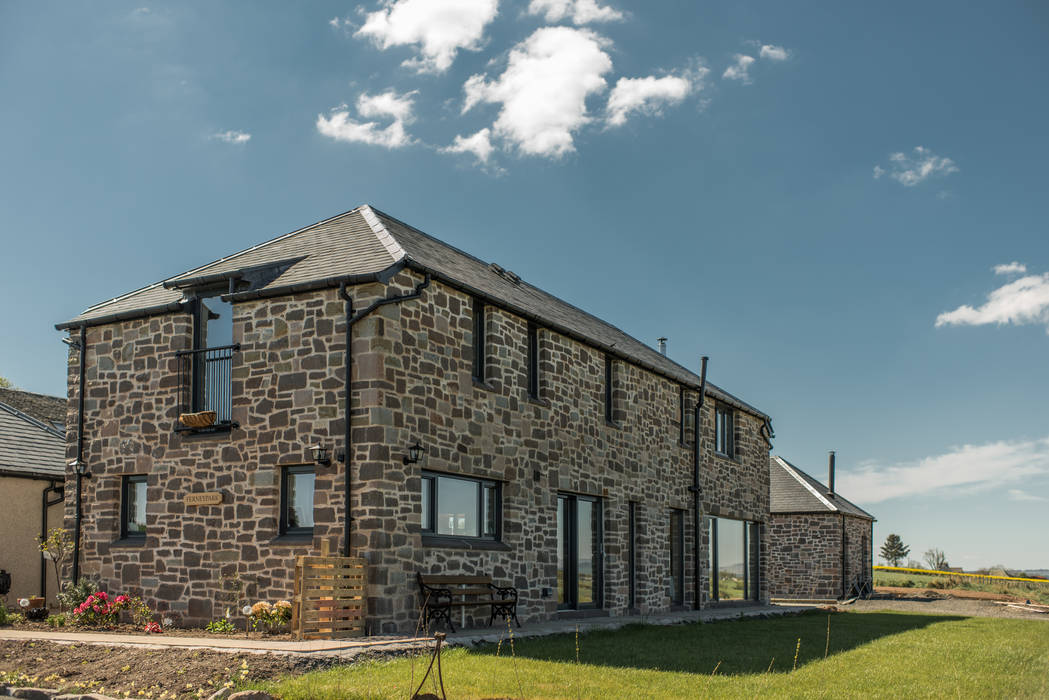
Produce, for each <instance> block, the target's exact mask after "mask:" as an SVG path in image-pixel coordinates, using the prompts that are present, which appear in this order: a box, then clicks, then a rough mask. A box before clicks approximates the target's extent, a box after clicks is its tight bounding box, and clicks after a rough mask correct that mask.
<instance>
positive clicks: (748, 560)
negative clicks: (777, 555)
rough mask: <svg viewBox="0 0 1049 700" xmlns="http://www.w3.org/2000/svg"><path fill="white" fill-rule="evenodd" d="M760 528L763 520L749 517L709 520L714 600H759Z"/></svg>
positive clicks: (711, 581) (711, 577)
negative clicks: (756, 521)
mask: <svg viewBox="0 0 1049 700" xmlns="http://www.w3.org/2000/svg"><path fill="white" fill-rule="evenodd" d="M759 527H760V524H759V523H755V522H750V521H746V520H730V519H728V518H714V517H712V518H709V519H708V520H707V532H708V534H709V543H710V546H709V547H708V557H709V558H708V560H707V563H708V569H707V570H708V571H709V572H710V574H711V575H710V599H711V600H757V599H758V597H759V590H760V585H759V584H760V581H759V572H760V568H759V566H758V562H759V559H760V557H759V553H760V549H759V542H758V532H759V529H758V528H759Z"/></svg>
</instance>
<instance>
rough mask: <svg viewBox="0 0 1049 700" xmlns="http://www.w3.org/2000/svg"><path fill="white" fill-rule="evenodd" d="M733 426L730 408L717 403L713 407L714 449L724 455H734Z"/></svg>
mask: <svg viewBox="0 0 1049 700" xmlns="http://www.w3.org/2000/svg"><path fill="white" fill-rule="evenodd" d="M734 431H735V427H734V425H733V420H732V409H730V408H728V407H727V406H722V405H720V404H719V405H718V406H717V407H716V408H715V409H714V450H715V451H716V452H717V453H718V454H720V455H724V456H725V457H735V456H736V444H735V442H736V440H735V434H734Z"/></svg>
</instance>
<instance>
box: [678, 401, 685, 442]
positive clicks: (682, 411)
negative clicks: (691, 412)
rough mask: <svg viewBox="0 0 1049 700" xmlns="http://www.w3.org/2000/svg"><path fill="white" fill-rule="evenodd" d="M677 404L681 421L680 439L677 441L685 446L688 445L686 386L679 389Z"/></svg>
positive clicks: (679, 427) (679, 428)
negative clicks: (686, 440) (686, 438)
mask: <svg viewBox="0 0 1049 700" xmlns="http://www.w3.org/2000/svg"><path fill="white" fill-rule="evenodd" d="M677 403H678V406H677V413H678V420H679V421H680V425H679V426H678V438H677V441H678V444H679V445H681V446H685V444H686V443H685V387H684V386H679V387H678V397H677Z"/></svg>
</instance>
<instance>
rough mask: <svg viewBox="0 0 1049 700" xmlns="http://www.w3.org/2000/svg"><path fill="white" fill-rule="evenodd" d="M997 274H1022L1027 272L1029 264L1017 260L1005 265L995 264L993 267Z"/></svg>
mask: <svg viewBox="0 0 1049 700" xmlns="http://www.w3.org/2000/svg"><path fill="white" fill-rule="evenodd" d="M991 269H993V270H994V274H996V275H1022V274H1024V273H1025V272H1027V266H1026V265H1024V264H1023V263H1018V262H1016V261H1015V260H1014V261H1012V262H1011V263H1005V264H1004V265H995V266H994V267H993V268H991Z"/></svg>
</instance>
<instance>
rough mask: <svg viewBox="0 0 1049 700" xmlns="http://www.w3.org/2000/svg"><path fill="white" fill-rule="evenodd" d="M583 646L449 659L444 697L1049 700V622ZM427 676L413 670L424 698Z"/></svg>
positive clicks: (656, 636)
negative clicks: (977, 699) (988, 699)
mask: <svg viewBox="0 0 1049 700" xmlns="http://www.w3.org/2000/svg"><path fill="white" fill-rule="evenodd" d="M828 618H829V619H830V644H829V651H828V652H827V656H826V658H825V657H824V653H825V649H826V647H827V621H828ZM799 639H800V640H801V645H800V651H798V654H797V668H796V670H792V669H793V668H794V665H795V651H796V650H797V649H798V646H797V645H798V640H799ZM576 644H577V640H576V637H575V635H571V634H569V635H558V636H554V637H545V638H538V639H525V640H517V641H516V642H515V644H514V650H513V653H511V649H510V648H509V644H508V643H507V642H504V643H503V644H502V646H501V647H500V648H497V647H494V646H491V647H479V648H477V649H476V650H466V649H452V650H450V651H448V652H446V653H445V654H443V659H442V661H443V670H444V686H445V689H446V691H447V693H448V697H453V698H493V697H500V698H503V697H513V698H609V697H617V698H618V697H630V698H634V697H643V698H686V697H688V698H692V697H705V696H717V697H747V698H753V697H756V696H765V695H773V696H789V697H799V698H805V697H840V696H848V697H856V696H871V695H873V696H877V697H904V696H906V697H909V698H913V697H930V698H932V697H936V698H939V697H944V696H947V697H952V696H957V697H1049V623H1045V622H1041V621H1027V620H1011V619H990V618H965V617H952V616H929V615H914V614H907V613H888V612H872V613H844V614H834V615H828V614H824V613H815V614H806V615H801V616H788V617H781V618H775V619H767V620H762V619H749V620H740V621H732V622H719V623H708V624H705V625H699V624H687V625H675V626H670V627H659V626H651V625H634V626H631V627H627V628H624V629H621V630H618V631H614V632H611V631H597V632H592V633H589V634H585V635H580V637H579V639H578V658H579V662H578V663H577V662H576V658H577V646H576ZM426 664H427V660H424V659H422V658H416V659H415V661H414V674H415V685H416V686H417V685H418V683H419V681H420V680H421V676H422V674H423V673H424V672H425V670H426ZM715 669H716V670H715ZM412 673H413V669H412V661H411V660H409V659H398V660H395V661H387V662H367V663H362V664H357V665H354V666H347V667H342V668H338V669H333V670H329V671H322V672H317V673H311V674H307V675H304V676H300V677H297V678H292V679H287V680H284V681H280V682H277V683H268V684H259V685H256V687H259V688H263V689H265V690H268V691H270V692H273V693H275V694H277V695H279V696H280V697H281V698H284V700H299V699H301V700H306V699H307V698H309V699H325V698H330V699H333V700H334V699H335V698H398V697H400V698H407V697H408V696H409V685H410V683H411V677H412ZM412 690H414V688H412ZM424 692H425V689H424ZM431 692H432V688H431Z"/></svg>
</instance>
